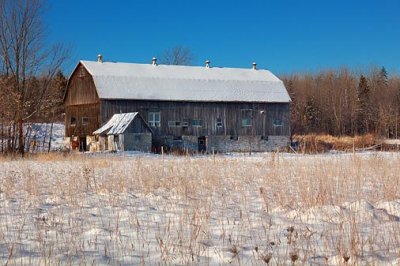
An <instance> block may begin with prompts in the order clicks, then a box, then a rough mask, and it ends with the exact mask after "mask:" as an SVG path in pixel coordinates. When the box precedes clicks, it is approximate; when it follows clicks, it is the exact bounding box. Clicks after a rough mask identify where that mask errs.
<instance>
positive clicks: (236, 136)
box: [230, 135, 239, 141]
mask: <svg viewBox="0 0 400 266" xmlns="http://www.w3.org/2000/svg"><path fill="white" fill-rule="evenodd" d="M230 139H231V140H234V141H237V140H239V136H238V135H231V137H230Z"/></svg>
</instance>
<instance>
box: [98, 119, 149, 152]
mask: <svg viewBox="0 0 400 266" xmlns="http://www.w3.org/2000/svg"><path fill="white" fill-rule="evenodd" d="M151 132H152V131H151V128H150V127H149V126H148V125H147V123H146V122H145V121H144V120H143V118H142V117H141V116H140V114H139V113H138V112H134V113H123V114H115V115H113V116H112V117H111V119H110V120H108V122H107V123H106V124H104V125H103V126H102V127H101V128H99V129H97V130H96V131H94V132H93V135H95V136H98V138H99V150H101V151H103V150H110V151H143V152H150V151H151V139H152V134H151Z"/></svg>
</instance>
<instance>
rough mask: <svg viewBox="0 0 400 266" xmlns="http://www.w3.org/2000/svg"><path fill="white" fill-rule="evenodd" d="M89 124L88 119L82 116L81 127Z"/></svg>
mask: <svg viewBox="0 0 400 266" xmlns="http://www.w3.org/2000/svg"><path fill="white" fill-rule="evenodd" d="M88 124H89V118H88V117H86V116H84V117H82V126H86V125H88Z"/></svg>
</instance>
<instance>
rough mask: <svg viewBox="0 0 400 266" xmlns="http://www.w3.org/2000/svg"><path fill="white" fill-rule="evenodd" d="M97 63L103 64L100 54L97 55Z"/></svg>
mask: <svg viewBox="0 0 400 266" xmlns="http://www.w3.org/2000/svg"><path fill="white" fill-rule="evenodd" d="M97 62H99V63H103V56H102V55H101V54H98V55H97Z"/></svg>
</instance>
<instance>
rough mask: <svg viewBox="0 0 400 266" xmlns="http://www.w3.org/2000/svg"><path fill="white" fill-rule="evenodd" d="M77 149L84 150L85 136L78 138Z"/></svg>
mask: <svg viewBox="0 0 400 266" xmlns="http://www.w3.org/2000/svg"><path fill="white" fill-rule="evenodd" d="M79 151H86V137H80V138H79Z"/></svg>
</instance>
